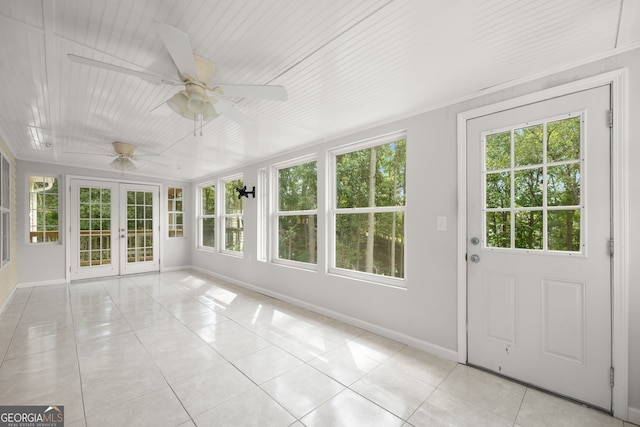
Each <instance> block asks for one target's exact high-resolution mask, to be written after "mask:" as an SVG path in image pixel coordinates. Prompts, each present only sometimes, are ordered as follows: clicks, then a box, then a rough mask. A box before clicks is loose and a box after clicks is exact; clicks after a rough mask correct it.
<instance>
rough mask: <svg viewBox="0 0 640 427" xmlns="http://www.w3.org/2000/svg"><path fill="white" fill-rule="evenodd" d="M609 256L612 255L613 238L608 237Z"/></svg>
mask: <svg viewBox="0 0 640 427" xmlns="http://www.w3.org/2000/svg"><path fill="white" fill-rule="evenodd" d="M609 256H613V239H609Z"/></svg>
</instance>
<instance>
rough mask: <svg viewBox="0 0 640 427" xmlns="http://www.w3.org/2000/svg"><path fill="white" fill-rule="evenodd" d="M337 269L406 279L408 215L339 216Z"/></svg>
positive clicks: (394, 213)
mask: <svg viewBox="0 0 640 427" xmlns="http://www.w3.org/2000/svg"><path fill="white" fill-rule="evenodd" d="M335 264H336V267H338V268H345V269H349V270H355V271H362V272H367V273H372V274H379V275H384V276H392V277H400V278H402V277H404V213H402V212H390V213H375V214H374V213H370V214H367V213H364V214H338V215H336V259H335Z"/></svg>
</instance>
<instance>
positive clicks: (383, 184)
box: [336, 140, 406, 208]
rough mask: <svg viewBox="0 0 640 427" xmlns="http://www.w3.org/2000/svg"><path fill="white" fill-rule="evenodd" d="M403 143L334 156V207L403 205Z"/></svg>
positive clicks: (404, 159) (393, 143)
mask: <svg viewBox="0 0 640 427" xmlns="http://www.w3.org/2000/svg"><path fill="white" fill-rule="evenodd" d="M405 171H406V144H405V140H400V141H395V142H391V143H388V144H383V145H379V146H376V147H371V148H366V149H363V150H358V151H354V152H351V153H346V154H342V155H338V156H336V192H337V194H336V196H337V198H336V206H337V207H338V208H356V207H373V206H404V204H405V195H406V191H405Z"/></svg>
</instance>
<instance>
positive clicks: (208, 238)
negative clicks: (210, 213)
mask: <svg viewBox="0 0 640 427" xmlns="http://www.w3.org/2000/svg"><path fill="white" fill-rule="evenodd" d="M215 225H216V220H215V218H203V219H202V236H201V237H202V239H201V241H202V246H208V247H211V248H213V247H215V229H216V228H215Z"/></svg>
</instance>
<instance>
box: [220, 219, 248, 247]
mask: <svg viewBox="0 0 640 427" xmlns="http://www.w3.org/2000/svg"><path fill="white" fill-rule="evenodd" d="M224 226H225V230H224V231H225V233H224V235H225V245H224V248H225V249H226V250H228V251H235V252H242V251H243V249H244V236H243V232H244V224H243V219H242V217H241V216H232V217H227V218H225V221H224Z"/></svg>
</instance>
